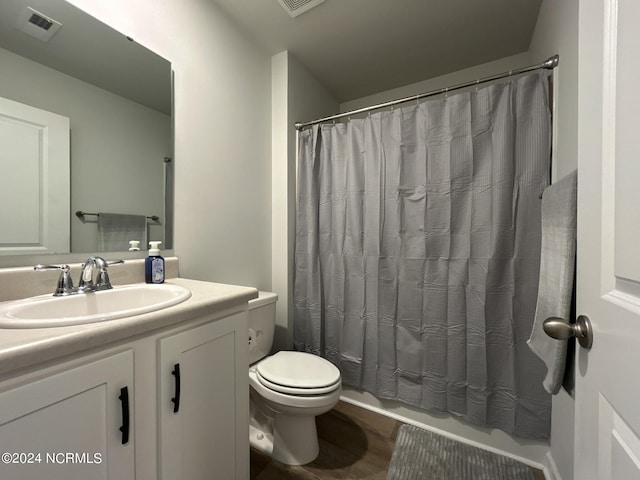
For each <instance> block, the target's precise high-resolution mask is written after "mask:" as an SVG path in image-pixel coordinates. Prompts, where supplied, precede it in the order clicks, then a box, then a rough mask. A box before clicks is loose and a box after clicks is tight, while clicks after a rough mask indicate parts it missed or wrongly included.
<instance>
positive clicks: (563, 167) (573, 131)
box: [529, 0, 578, 480]
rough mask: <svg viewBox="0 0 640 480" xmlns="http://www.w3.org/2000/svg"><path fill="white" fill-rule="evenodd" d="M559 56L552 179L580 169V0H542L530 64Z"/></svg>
mask: <svg viewBox="0 0 640 480" xmlns="http://www.w3.org/2000/svg"><path fill="white" fill-rule="evenodd" d="M553 53H558V54H559V55H560V65H559V66H558V68H557V69H556V70H555V87H554V90H555V91H554V98H555V102H554V103H555V105H554V109H555V111H554V117H553V119H554V137H555V138H554V152H553V161H554V165H553V177H554V181H555V180H557V179H559V178H562V177H563V176H564V175H566V174H567V173H569V172H571V171H572V170H574V169H576V168H577V167H578V89H577V86H578V0H545V1H544V2H543V4H542V7H541V8H540V13H539V14H538V23H537V24H536V29H535V31H534V34H533V38H532V40H531V45H530V47H529V54H530V57H531V62H532V63H533V62H539V61H542V60H544V59H545V58H547V57H549V56H550V55H552V54H553ZM574 413H575V403H574V400H573V398H572V397H571V396H570V395H569V394H568V393H567V392H566V391H564V390H561V391H560V392H559V393H558V394H557V395H554V396H553V404H552V410H551V452H550V455H551V459H550V463H551V465H552V467H553V466H554V465H555V468H556V470H555V472H554V473H555V475H556V477H558V478H559V479H560V478H561V479H563V480H571V479H573V462H574V455H573V446H574Z"/></svg>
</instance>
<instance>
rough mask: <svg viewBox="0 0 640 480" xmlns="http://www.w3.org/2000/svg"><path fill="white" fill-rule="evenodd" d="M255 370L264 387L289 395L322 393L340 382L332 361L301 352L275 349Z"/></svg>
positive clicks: (331, 390)
mask: <svg viewBox="0 0 640 480" xmlns="http://www.w3.org/2000/svg"><path fill="white" fill-rule="evenodd" d="M255 371H256V374H257V375H256V377H257V379H258V381H259V382H260V383H261V384H262V385H264V386H265V387H266V388H269V389H271V390H274V391H276V392H280V393H285V394H289V395H323V394H326V393H330V392H333V391H334V390H336V389H337V388H339V387H340V385H341V378H340V370H338V369H337V368H336V366H335V365H333V364H332V363H331V362H329V361H328V360H325V359H324V358H321V357H318V356H316V355H312V354H310V353H304V352H289V351H281V352H278V353H276V354H274V355H272V356H270V357H267V358H265V359H264V360H262V361H260V362H258V364H257V365H256V369H255ZM310 373H311V374H310Z"/></svg>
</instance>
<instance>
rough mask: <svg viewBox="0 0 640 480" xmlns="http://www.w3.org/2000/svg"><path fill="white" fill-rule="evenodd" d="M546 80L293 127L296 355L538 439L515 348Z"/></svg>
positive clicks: (530, 370) (531, 279)
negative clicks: (323, 360)
mask: <svg viewBox="0 0 640 480" xmlns="http://www.w3.org/2000/svg"><path fill="white" fill-rule="evenodd" d="M548 75H549V72H547V71H540V72H536V73H534V74H530V75H526V76H523V77H520V78H518V79H513V80H511V81H509V82H506V83H502V84H494V85H491V86H489V87H486V88H482V89H479V90H478V91H477V92H468V93H460V94H456V95H451V96H449V97H448V98H442V99H438V100H429V101H427V102H424V103H422V104H420V105H414V106H411V107H407V108H401V109H396V110H394V111H382V112H378V113H375V114H372V115H370V116H368V117H367V118H363V119H352V120H350V121H349V122H348V123H339V124H331V125H315V126H314V127H312V128H310V129H306V130H303V131H301V132H299V182H298V183H299V184H298V189H299V195H298V210H297V226H296V251H295V280H294V344H295V348H296V349H298V350H303V351H307V352H311V353H314V354H317V355H321V356H323V357H325V358H327V359H329V360H330V361H331V362H333V363H334V364H336V365H337V366H338V367H339V368H340V370H341V372H342V378H343V382H344V383H345V384H346V385H350V386H353V387H355V388H358V389H362V390H366V391H369V392H371V393H373V394H374V395H376V396H377V397H379V398H383V399H393V400H398V401H401V402H404V403H407V404H410V405H413V406H416V407H419V408H422V409H425V410H428V411H435V412H450V413H452V414H455V415H457V416H460V417H462V418H464V419H465V420H467V421H469V422H472V423H474V424H478V425H483V426H487V427H495V428H500V429H503V430H505V431H507V432H509V433H512V434H514V435H517V436H522V437H530V438H542V439H544V438H548V436H549V426H550V397H549V395H548V394H547V393H546V392H545V391H544V389H543V387H542V379H543V378H544V375H545V369H544V365H543V363H542V362H541V361H540V360H539V359H538V358H537V357H536V356H535V355H533V354H532V352H531V351H530V349H529V348H528V346H527V345H526V341H527V339H528V336H529V333H530V332H531V327H532V322H533V318H534V312H535V305H536V296H537V288H538V273H539V262H540V199H539V196H540V194H541V193H542V191H543V190H544V188H545V187H546V186H547V185H548V183H549V173H548V172H549V162H550V150H551V116H550V113H549V106H548V91H547V89H548V83H547V77H548Z"/></svg>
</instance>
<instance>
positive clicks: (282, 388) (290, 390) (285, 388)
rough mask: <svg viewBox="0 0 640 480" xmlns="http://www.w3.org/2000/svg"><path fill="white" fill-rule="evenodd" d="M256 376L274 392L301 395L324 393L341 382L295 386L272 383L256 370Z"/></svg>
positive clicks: (331, 390)
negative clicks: (308, 386) (316, 385)
mask: <svg viewBox="0 0 640 480" xmlns="http://www.w3.org/2000/svg"><path fill="white" fill-rule="evenodd" d="M256 378H257V379H258V381H259V382H260V383H261V384H262V385H264V386H265V387H267V388H269V389H271V390H274V391H276V392H280V393H286V394H288V395H303V396H304V395H324V394H325V393H330V392H333V391H334V390H335V389H336V388H338V387H339V386H340V384H341V383H342V382H341V381H340V380H338V381H337V382H336V383H334V384H333V385H327V386H326V387H317V388H296V387H290V386H289V385H280V384H278V383H273V382H271V381H269V380H267V379H266V378H264V377H263V376H262V375H260V372H257V371H256Z"/></svg>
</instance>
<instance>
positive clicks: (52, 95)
mask: <svg viewBox="0 0 640 480" xmlns="http://www.w3.org/2000/svg"><path fill="white" fill-rule="evenodd" d="M0 64H1V65H2V75H0V96H2V97H5V98H9V99H11V100H14V101H17V102H20V103H24V104H27V105H31V106H33V107H37V108H41V109H43V110H47V111H49V112H54V113H57V114H59V115H64V116H65V117H68V118H69V119H70V127H71V205H70V208H71V212H72V214H71V250H72V251H73V252H89V253H93V252H96V251H97V249H98V239H97V224H96V223H95V220H96V217H87V220H88V222H87V223H82V222H81V221H80V220H79V219H78V218H77V217H76V216H75V215H73V212H75V211H76V210H84V211H87V212H100V211H103V212H105V211H106V212H112V213H128V214H139V215H158V216H160V217H161V218H164V200H163V193H164V191H163V188H164V177H163V172H164V161H163V159H164V157H165V156H171V155H172V153H171V117H169V116H168V115H165V114H163V113H160V112H157V111H155V110H152V109H150V108H148V107H145V106H142V105H139V104H137V103H135V102H132V101H130V100H128V99H126V98H123V97H120V96H118V95H114V94H113V93H111V92H107V91H106V90H102V89H100V88H98V87H95V86H93V85H91V84H88V83H85V82H83V81H81V80H78V79H76V78H73V77H70V76H68V75H65V74H62V73H60V72H58V71H56V70H53V69H51V68H48V67H45V66H43V65H41V64H39V63H36V62H33V61H31V60H28V59H26V58H24V57H21V56H18V55H15V54H14V53H11V52H9V51H7V50H4V49H0ZM16 200H19V199H16ZM149 234H150V236H153V238H154V239H158V240H160V241H164V229H163V228H162V227H153V226H150V232H149Z"/></svg>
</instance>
